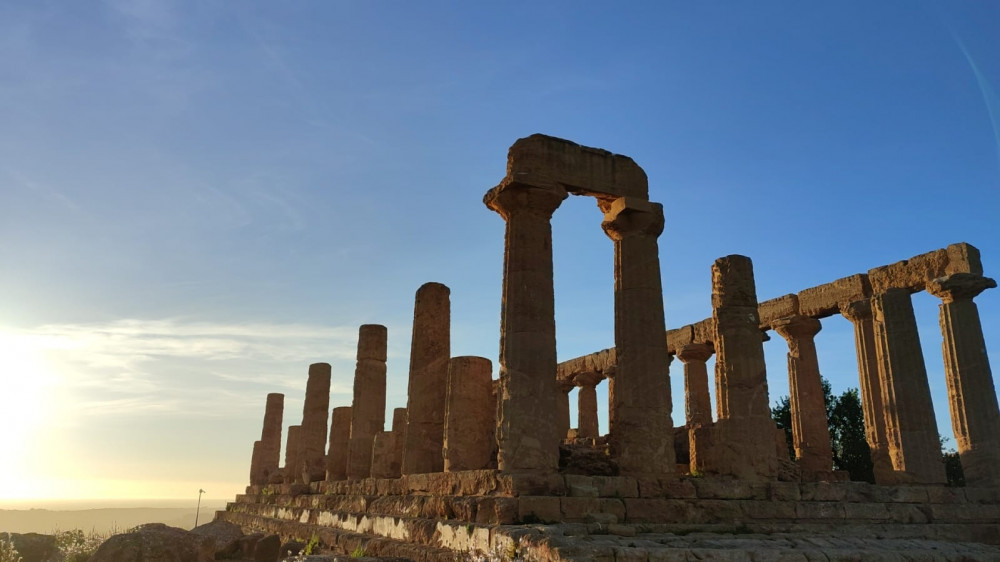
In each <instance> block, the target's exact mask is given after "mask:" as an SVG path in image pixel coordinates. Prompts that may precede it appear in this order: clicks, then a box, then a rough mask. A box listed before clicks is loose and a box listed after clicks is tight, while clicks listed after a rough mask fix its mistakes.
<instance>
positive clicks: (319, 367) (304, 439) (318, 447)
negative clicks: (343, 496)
mask: <svg viewBox="0 0 1000 562" xmlns="http://www.w3.org/2000/svg"><path fill="white" fill-rule="evenodd" d="M329 411H330V364H329V363H313V364H312V365H309V379H308V381H307V382H306V398H305V401H304V402H303V405H302V436H301V439H300V445H299V446H300V449H301V453H300V454H301V455H302V456H301V460H300V466H299V474H301V481H302V482H305V483H309V482H318V481H320V480H323V479H325V478H326V424H327V419H328V417H327V416H328V412H329Z"/></svg>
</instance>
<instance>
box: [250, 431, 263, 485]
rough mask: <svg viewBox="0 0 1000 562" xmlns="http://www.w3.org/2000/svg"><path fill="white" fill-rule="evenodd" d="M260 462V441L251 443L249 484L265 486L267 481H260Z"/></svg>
mask: <svg viewBox="0 0 1000 562" xmlns="http://www.w3.org/2000/svg"><path fill="white" fill-rule="evenodd" d="M260 465H261V462H260V441H254V442H253V452H252V453H250V484H251V485H260V484H267V479H263V480H262V479H261V477H260V473H261V470H262V469H261V466H260Z"/></svg>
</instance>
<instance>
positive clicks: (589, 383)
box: [573, 373, 604, 438]
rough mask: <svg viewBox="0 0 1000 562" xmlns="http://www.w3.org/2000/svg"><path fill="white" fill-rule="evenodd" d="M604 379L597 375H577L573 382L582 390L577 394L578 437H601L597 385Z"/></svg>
mask: <svg viewBox="0 0 1000 562" xmlns="http://www.w3.org/2000/svg"><path fill="white" fill-rule="evenodd" d="M603 378H604V377H602V376H601V375H599V374H597V373H577V374H576V376H574V377H573V382H574V384H576V386H577V387H579V388H580V390H579V392H578V393H577V406H576V414H577V415H576V417H577V424H576V436H577V437H586V438H590V437H600V435H601V432H600V430H599V428H598V425H597V385H598V384H600V382H601V380H602V379H603Z"/></svg>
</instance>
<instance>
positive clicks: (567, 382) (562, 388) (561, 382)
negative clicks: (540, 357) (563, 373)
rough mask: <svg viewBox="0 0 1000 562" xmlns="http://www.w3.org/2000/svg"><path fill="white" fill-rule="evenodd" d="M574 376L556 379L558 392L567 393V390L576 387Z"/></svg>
mask: <svg viewBox="0 0 1000 562" xmlns="http://www.w3.org/2000/svg"><path fill="white" fill-rule="evenodd" d="M574 380H575V379H574V378H568V379H558V380H556V386H557V387H558V388H559V392H561V393H563V394H569V391H571V390H573V389H574V388H576V383H575V382H574Z"/></svg>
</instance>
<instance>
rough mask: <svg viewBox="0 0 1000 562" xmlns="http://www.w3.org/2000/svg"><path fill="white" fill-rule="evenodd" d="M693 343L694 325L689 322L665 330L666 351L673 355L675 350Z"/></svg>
mask: <svg viewBox="0 0 1000 562" xmlns="http://www.w3.org/2000/svg"><path fill="white" fill-rule="evenodd" d="M692 343H694V327H693V326H692V325H691V324H688V325H687V326H681V327H680V328H674V329H672V330H667V353H669V354H671V355H674V354H676V353H677V350H678V349H680V348H682V347H684V346H685V345H690V344H692Z"/></svg>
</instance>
